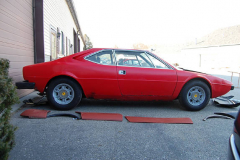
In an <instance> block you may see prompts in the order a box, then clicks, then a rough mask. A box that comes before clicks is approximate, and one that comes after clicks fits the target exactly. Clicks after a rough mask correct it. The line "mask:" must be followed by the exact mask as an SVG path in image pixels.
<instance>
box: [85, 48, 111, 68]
mask: <svg viewBox="0 0 240 160" xmlns="http://www.w3.org/2000/svg"><path fill="white" fill-rule="evenodd" d="M86 59H87V60H89V61H92V62H96V63H100V64H106V65H112V64H113V58H112V51H111V50H108V51H102V52H99V53H96V54H94V55H92V56H89V57H87V58H86Z"/></svg>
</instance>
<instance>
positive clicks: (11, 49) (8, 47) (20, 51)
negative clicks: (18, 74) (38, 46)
mask: <svg viewBox="0 0 240 160" xmlns="http://www.w3.org/2000/svg"><path fill="white" fill-rule="evenodd" d="M29 45H30V46H31V44H29ZM32 45H33V44H32ZM32 47H33V46H32ZM0 54H14V55H20V56H24V55H26V54H28V55H30V56H32V55H34V52H33V48H24V47H18V46H14V45H12V44H7V43H3V42H0ZM26 56H27V55H26Z"/></svg>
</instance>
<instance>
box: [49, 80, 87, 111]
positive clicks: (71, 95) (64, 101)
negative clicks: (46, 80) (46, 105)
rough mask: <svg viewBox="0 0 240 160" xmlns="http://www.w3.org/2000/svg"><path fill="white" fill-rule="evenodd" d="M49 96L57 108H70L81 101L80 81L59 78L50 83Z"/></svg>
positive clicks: (51, 102)
mask: <svg viewBox="0 0 240 160" xmlns="http://www.w3.org/2000/svg"><path fill="white" fill-rule="evenodd" d="M47 98H48V101H49V102H50V104H51V105H52V106H53V107H55V108H56V109H59V110H70V109H72V108H74V107H75V106H77V105H78V104H79V102H80V101H81V98H82V89H81V87H80V86H79V84H78V83H76V82H75V81H73V80H71V79H68V78H58V79H55V80H53V81H52V82H51V83H50V84H49V86H48V89H47Z"/></svg>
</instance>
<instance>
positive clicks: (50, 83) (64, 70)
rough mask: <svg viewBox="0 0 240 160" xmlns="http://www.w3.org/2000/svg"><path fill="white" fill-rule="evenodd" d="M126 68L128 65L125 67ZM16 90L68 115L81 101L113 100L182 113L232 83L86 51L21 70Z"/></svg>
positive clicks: (126, 53)
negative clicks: (166, 104) (174, 106)
mask: <svg viewBox="0 0 240 160" xmlns="http://www.w3.org/2000/svg"><path fill="white" fill-rule="evenodd" d="M130 62H131V63H130ZM23 77H24V79H25V80H26V81H24V82H18V83H16V85H17V87H18V88H19V89H30V88H34V89H36V90H38V91H39V92H41V93H42V94H46V95H47V99H48V101H49V102H50V103H51V105H52V106H54V107H55V108H56V109H60V110H68V109H72V108H73V107H75V106H77V105H78V104H79V102H80V101H81V98H94V99H112V100H174V99H179V101H180V103H181V105H182V106H183V107H185V108H186V109H187V110H191V111H197V110H201V109H203V108H204V107H205V106H206V105H207V104H208V102H209V100H210V98H214V97H218V96H221V95H223V94H225V93H227V92H228V91H230V90H231V89H233V88H234V87H233V86H232V83H231V82H229V81H226V80H224V79H221V78H217V77H214V76H211V75H208V74H204V73H199V72H193V71H187V70H184V69H181V70H180V69H176V68H175V67H173V66H172V65H170V64H169V63H167V62H166V61H164V60H162V59H161V58H159V57H158V56H156V55H154V54H153V53H150V52H148V51H142V50H123V49H102V48H101V49H90V50H86V51H83V52H79V53H76V54H73V55H70V56H67V57H64V58H61V59H57V60H54V61H51V62H45V63H39V64H34V65H29V66H25V67H24V68H23Z"/></svg>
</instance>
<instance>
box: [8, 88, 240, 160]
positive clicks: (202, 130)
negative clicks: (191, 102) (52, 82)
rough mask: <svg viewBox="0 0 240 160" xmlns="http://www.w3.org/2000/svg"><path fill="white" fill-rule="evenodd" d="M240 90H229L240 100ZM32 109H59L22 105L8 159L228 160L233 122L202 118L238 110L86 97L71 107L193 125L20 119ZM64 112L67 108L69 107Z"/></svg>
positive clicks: (70, 119) (15, 123) (14, 118)
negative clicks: (186, 121)
mask: <svg viewBox="0 0 240 160" xmlns="http://www.w3.org/2000/svg"><path fill="white" fill-rule="evenodd" d="M239 91H240V89H238V88H236V89H235V90H233V91H231V92H230V93H228V95H234V96H235V97H236V98H237V97H238V98H240V94H239ZM30 108H35V109H47V110H51V111H52V113H53V112H55V113H58V112H61V111H55V110H53V109H52V108H51V107H50V106H48V105H39V106H33V105H24V106H22V108H20V109H19V110H18V111H16V112H15V113H14V114H13V116H12V119H11V123H12V124H13V125H15V126H17V127H18V130H17V131H16V133H15V135H16V146H15V147H14V148H13V150H12V151H11V153H10V158H9V159H10V160H15V159H18V160H23V159H24V160H28V159H29V160H30V159H31V160H32V159H34V160H38V159H39V160H42V159H44V160H48V159H49V160H50V159H51V160H53V159H58V160H59V159H64V160H65V159H76V160H78V159H84V160H90V159H94V160H95V159H104V160H105V159H106V160H108V159H111V160H112V159H184V160H185V159H207V160H209V159H224V160H225V159H227V149H228V138H229V136H230V135H231V133H232V130H233V122H234V120H229V119H209V120H207V121H203V120H202V119H203V118H205V117H206V116H208V115H211V114H213V113H214V112H229V111H237V110H238V108H239V107H238V108H223V107H217V106H215V105H213V104H212V103H211V102H210V103H209V105H208V106H207V107H206V108H205V109H203V110H201V111H198V112H189V111H185V110H184V109H182V108H181V107H180V104H179V103H178V101H172V102H119V101H104V100H100V101H97V100H86V99H85V100H82V102H81V103H80V105H79V106H78V107H76V108H75V109H74V110H72V111H67V113H73V112H74V111H86V112H106V113H120V114H122V115H123V116H143V117H189V118H191V119H192V120H193V124H153V123H130V122H128V121H127V120H126V119H125V118H124V120H123V121H122V122H114V121H93V120H74V119H72V118H69V117H52V118H47V119H28V118H22V117H21V116H20V114H21V113H22V112H23V111H24V110H26V109H30ZM65 112H66V111H65Z"/></svg>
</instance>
